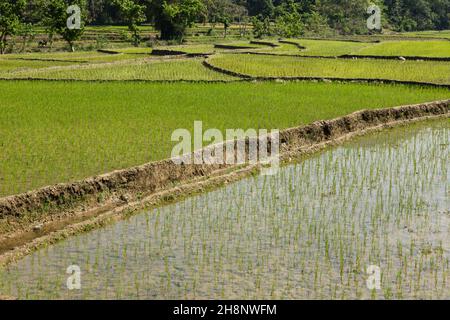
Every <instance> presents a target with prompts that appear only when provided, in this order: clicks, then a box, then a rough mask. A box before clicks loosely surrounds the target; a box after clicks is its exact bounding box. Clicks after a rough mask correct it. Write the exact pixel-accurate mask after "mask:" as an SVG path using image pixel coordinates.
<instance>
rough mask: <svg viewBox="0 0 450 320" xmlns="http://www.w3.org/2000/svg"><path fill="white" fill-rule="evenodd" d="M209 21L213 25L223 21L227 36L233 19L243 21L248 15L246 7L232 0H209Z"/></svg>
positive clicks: (207, 4)
mask: <svg viewBox="0 0 450 320" xmlns="http://www.w3.org/2000/svg"><path fill="white" fill-rule="evenodd" d="M206 7H207V9H208V10H207V11H208V22H210V23H211V24H212V25H213V28H214V25H215V24H216V23H222V24H223V27H224V30H225V32H224V37H225V38H226V36H227V31H228V28H229V26H230V25H231V23H232V22H233V21H236V20H237V21H238V22H240V23H241V22H242V20H243V18H244V17H245V16H246V15H247V10H246V9H245V7H243V6H241V5H238V4H236V3H234V2H233V1H232V0H207V1H206Z"/></svg>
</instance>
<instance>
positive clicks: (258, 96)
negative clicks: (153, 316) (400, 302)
mask: <svg viewBox="0 0 450 320" xmlns="http://www.w3.org/2000/svg"><path fill="white" fill-rule="evenodd" d="M209 28H210V26H209V25H203V26H201V27H198V28H194V29H190V30H189V32H190V36H189V40H188V41H189V42H188V43H184V44H182V45H155V46H154V48H150V47H147V46H141V47H133V48H131V47H129V45H128V44H126V43H124V40H123V39H120V38H121V37H123V33H124V32H125V30H126V27H89V28H88V30H87V33H86V39H84V40H85V41H88V42H89V41H90V42H92V41H95V39H96V37H97V36H99V35H101V36H102V37H106V38H107V39H110V40H111V42H110V45H109V46H108V50H110V51H111V52H112V53H114V52H116V53H117V54H111V53H106V52H99V51H92V50H91V51H85V52H76V53H63V52H51V53H48V52H40V53H28V54H13V55H4V56H0V78H2V79H3V80H0V94H1V99H0V150H1V152H0V198H2V197H5V196H14V195H18V194H20V193H25V192H28V191H31V190H36V189H38V188H41V187H44V186H49V185H55V184H58V183H63V182H75V181H78V180H81V179H84V178H87V177H92V176H95V175H99V174H104V173H108V172H112V171H114V170H117V169H126V168H130V167H133V166H137V165H141V164H144V163H148V162H152V161H157V160H161V159H167V158H170V157H171V152H172V149H173V147H174V146H175V145H176V144H177V142H173V141H172V139H171V136H172V133H173V132H174V131H175V130H177V129H180V128H183V129H187V130H188V131H189V132H193V131H194V130H193V127H194V122H195V121H202V122H203V131H205V130H207V129H210V128H215V129H219V130H220V131H221V132H226V130H227V129H232V128H235V129H238V128H240V129H243V130H247V129H281V130H282V129H286V128H292V127H297V126H300V125H304V124H310V123H312V122H314V121H318V120H327V119H333V118H336V117H341V116H344V115H348V114H350V113H352V112H355V111H359V110H363V109H378V108H389V107H394V106H400V105H409V104H416V103H423V102H431V101H437V100H448V99H450V90H449V85H450V62H443V61H413V60H407V61H400V60H389V59H367V58H358V59H342V58H337V56H340V55H346V54H357V55H376V56H378V55H392V56H405V57H408V56H419V57H423V58H427V57H448V56H449V52H450V47H449V44H450V42H448V41H445V40H442V39H443V38H445V37H446V34H447V33H448V31H447V32H442V33H439V35H440V38H439V39H438V38H437V39H427V40H426V41H424V38H425V37H435V36H437V34H436V32H430V33H416V34H409V35H398V37H401V38H396V36H387V35H382V36H373V37H372V36H370V37H369V36H360V37H352V39H360V40H364V41H367V42H350V41H338V40H337V39H334V40H310V39H290V40H289V41H294V42H295V43H297V44H298V45H300V46H304V47H305V48H304V49H301V48H300V47H299V46H297V45H295V43H281V42H279V41H278V39H264V41H268V42H271V43H274V44H277V45H278V46H276V47H270V46H267V45H261V44H260V45H258V44H250V40H243V38H240V40H236V38H237V37H238V34H239V31H240V30H238V29H237V28H233V29H232V30H230V32H231V33H232V36H231V37H230V39H229V41H226V40H224V39H223V37H222V35H221V34H220V33H219V32H218V33H217V34H216V36H211V37H209V36H206V35H205V34H206V33H207V32H208V30H209ZM144 29H145V32H147V33H148V34H153V33H154V32H155V30H154V29H153V28H152V27H148V26H146V27H144ZM403 37H406V38H407V39H413V37H418V40H419V41H412V40H406V41H405V40H401V41H400V39H403ZM205 39H209V40H208V41H206V40H205ZM376 39H382V40H383V41H382V42H381V43H375V42H373V41H372V40H376ZM387 39H388V40H390V41H386V40H387ZM88 42H86V43H85V44H88ZM90 42H89V43H90ZM215 44H226V45H232V46H234V48H232V49H226V48H216V47H215ZM148 45H154V43H153V42H152V43H151V44H150V43H149V44H148ZM246 47H249V48H246ZM58 48H59V47H58ZM154 49H156V50H158V49H160V50H172V51H181V52H185V53H188V54H189V53H190V54H201V55H179V56H163V57H161V56H155V55H151V52H152V50H154ZM244 52H247V53H244ZM249 52H251V53H258V54H250V53H249ZM204 54H208V57H204V56H203V55H204ZM308 56H309V57H308ZM311 56H323V57H324V58H315V57H311ZM207 63H209V64H210V65H212V66H213V67H217V68H220V69H222V71H221V70H219V69H214V68H211V67H210V66H209V67H208V66H207ZM227 72H234V73H238V74H241V75H244V76H245V77H246V79H243V77H238V76H230V75H228V74H227ZM245 77H244V78H245ZM263 78H277V79H276V80H275V81H267V79H263ZM279 78H284V79H279ZM290 78H318V79H322V80H323V78H327V79H328V80H326V81H316V80H315V81H309V80H304V81H300V80H299V79H290ZM330 79H346V80H348V81H331V80H330ZM371 79H381V80H396V81H407V82H408V81H409V82H417V83H416V84H414V85H412V84H409V85H407V84H386V83H384V84H382V83H376V84H375V83H372V84H368V83H365V82H364V81H361V80H371ZM36 80H40V81H36ZM47 80H52V81H47ZM425 83H427V84H436V85H439V86H430V85H425ZM308 134H309V133H308ZM449 138H450V126H449V122H448V119H447V118H446V119H443V120H442V119H441V120H432V121H431V120H428V121H423V122H421V123H417V124H409V125H408V126H404V127H399V128H396V129H389V131H385V132H380V133H376V134H371V135H369V136H366V137H360V138H356V139H354V140H353V141H350V142H347V143H346V144H344V145H342V146H339V147H334V148H329V149H326V150H325V151H322V152H320V153H316V154H314V155H309V156H304V157H303V158H301V159H300V160H299V161H298V162H295V163H290V164H287V165H286V166H285V167H282V168H281V169H280V171H279V172H278V173H277V174H276V175H274V176H263V175H261V176H258V175H254V176H251V177H250V178H246V179H244V180H242V181H239V182H237V183H231V184H229V183H228V180H227V183H226V186H225V187H224V188H222V189H218V190H216V191H212V192H208V193H204V194H201V195H196V196H194V197H191V198H187V199H184V200H182V201H180V202H178V203H172V204H170V205H168V204H167V203H166V205H165V206H162V207H159V208H155V207H149V208H148V209H146V210H143V211H141V212H138V213H137V214H135V215H132V216H128V218H127V219H125V220H122V221H120V222H118V223H115V224H111V225H107V226H104V227H103V228H100V229H96V230H94V231H90V232H87V233H85V234H81V235H76V236H73V237H70V238H68V239H66V240H64V241H60V242H58V243H56V244H54V245H51V246H46V247H45V248H43V249H40V250H38V249H39V248H34V249H33V250H35V249H36V252H32V253H30V251H29V250H25V251H26V253H27V254H28V255H27V256H26V257H25V258H23V259H21V260H19V261H17V262H13V263H11V264H9V265H8V266H6V267H5V268H0V299H1V297H2V295H8V296H14V297H17V298H19V299H132V298H137V299H164V298H165V299H369V298H374V299H450V287H449V285H450V269H449V262H450V237H449V234H450V215H449V206H448V194H449V190H448V186H449V183H448V182H449V181H448V179H449V175H448V168H447V167H448V165H447V162H448V154H449V141H450V139H449ZM216 142H218V141H216ZM152 174H153V173H152ZM154 174H155V175H158V172H155V173H154ZM202 174H203V171H202ZM203 178H205V179H207V178H209V177H203ZM227 179H228V178H227ZM102 183H103V182H102ZM170 183H174V184H176V185H177V183H179V181H172V180H170ZM73 186H74V185H72V186H71V187H73ZM177 186H178V185H177ZM202 188H203V185H202ZM54 189H55V190H56V189H57V188H56V187H53V188H52V189H51V190H52V192H53V191H54ZM125 191H126V192H128V191H129V190H128V189H126V190H125ZM139 191H141V190H139ZM55 192H56V191H55ZM102 192H103V189H102ZM113 192H116V191H113ZM145 192H147V190H145ZM119 195H120V194H117V199H119V200H120V201H122V202H123V203H129V202H128V201H129V198H127V197H124V198H122V197H120V198H119ZM183 195H184V194H182V195H181V196H183ZM51 196H52V197H57V195H54V194H52V195H51ZM97 196H98V198H97V202H98V203H99V205H101V204H103V203H104V202H103V200H99V199H100V198H101V197H102V196H103V194H94V195H93V197H92V199H94V200H93V202H96V201H95V198H96V197H97ZM122 196H123V195H122ZM133 196H135V195H132V197H133ZM141 196H142V195H141V194H140V195H137V196H136V199H137V201H141V198H140V197H141ZM83 197H84V195H83ZM50 198H51V197H50ZM14 199H17V197H14ZM27 199H28V200H30V199H31V198H27ZM33 199H34V198H33ZM60 199H63V201H65V200H64V199H66V198H65V197H59V198H58V201H60ZM108 199H109V198H108ZM108 199H107V200H106V202H105V203H113V202H114V201H115V200H117V199H114V198H111V199H110V200H111V201H109V200H108ZM136 199H134V198H133V199H132V200H133V201H134V200H136ZM164 199H165V198H164ZM167 199H168V200H169V199H172V195H168V196H167ZM3 200H4V199H3ZM28 200H27V201H28ZM84 200H85V199H84V198H83V199H76V200H75V202H76V201H80V202H82V201H84ZM30 201H31V200H30ZM46 201H47V202H46ZM70 201H72V199H71V198H70ZM108 201H109V202H108ZM122 202H121V203H122ZM3 203H4V202H1V204H2V205H3ZM51 205H54V204H53V203H52V204H51ZM58 205H59V204H58ZM66 205H67V206H66ZM71 205H72V203H69V204H66V203H63V204H62V207H61V208H63V209H61V210H66V209H67V208H69V207H70V206H71ZM85 205H90V204H87V203H86V202H82V203H81V206H82V209H83V210H85V209H86V208H85ZM121 205H122V204H121ZM49 206H50V204H49V203H48V199H45V200H44V201H43V204H42V206H41V207H39V208H38V209H36V210H35V211H32V212H31V213H25V214H22V213H18V212H13V214H12V215H11V216H5V215H2V214H3V213H2V212H1V211H0V263H2V261H4V260H2V259H1V258H3V257H2V256H1V255H2V254H3V252H6V251H5V250H9V249H11V248H13V249H14V250H15V251H14V252H16V251H17V252H18V253H22V252H21V251H20V250H21V249H23V247H20V246H21V245H23V244H24V243H26V241H28V240H29V238H31V239H36V240H37V238H39V237H41V236H42V235H44V233H45V232H47V231H46V230H45V228H47V227H48V225H45V223H46V222H48V221H51V220H52V219H55V220H54V222H55V223H60V222H61V221H59V220H58V219H59V215H60V214H61V216H63V215H64V214H68V216H67V217H69V216H70V215H71V214H72V215H74V216H70V217H73V218H75V219H80V221H82V220H83V219H85V218H86V219H87V218H89V217H79V216H78V215H77V214H75V213H74V212H77V209H74V210H73V211H71V212H69V213H67V212H58V213H57V214H56V215H53V213H52V211H51V210H48V208H49ZM2 208H3V209H4V208H5V206H3V207H2V206H0V209H2ZM12 208H13V209H12V211H14V210H15V209H16V208H17V207H15V206H13V207H12ZM52 208H53V207H52ZM55 208H59V207H58V206H57V205H55ZM3 209H2V210H3ZM95 209H98V208H95ZM7 210H10V207H8V208H7ZM70 210H72V208H71V207H70ZM108 210H109V209H108ZM9 212H10V211H9ZM114 212H115V211H114ZM46 215H48V216H46ZM124 215H128V214H124ZM46 219H48V220H46ZM41 222H42V223H43V224H42V225H40V224H38V223H41ZM86 222H88V221H86ZM64 223H66V222H64ZM23 226H24V228H29V229H26V230H25V229H24V230H25V233H26V235H25V238H24V239H25V242H18V243H13V242H14V241H15V238H14V236H13V238H11V235H12V234H13V233H14V235H16V234H20V232H21V231H23V230H22V229H21V228H22V227H23ZM91 226H93V224H88V227H86V228H84V229H83V230H85V231H87V230H88V229H90V227H91ZM30 230H31V231H30ZM66 231H67V230H66V229H64V232H66ZM43 232H44V233H43ZM5 235H7V236H5ZM27 237H28V238H27ZM5 239H6V242H5ZM19 240H22V239H19ZM58 240H60V238H59V237H58ZM9 242H11V243H13V245H12V246H10V244H9ZM5 243H6V245H5ZM5 248H6V249H5ZM2 250H3V251H2ZM25 251H23V252H25ZM74 264H75V265H78V266H79V267H80V269H81V271H82V277H83V278H82V279H83V280H82V289H81V290H75V291H70V290H67V287H66V280H67V274H66V268H67V267H68V266H69V265H74ZM369 266H377V267H379V268H380V270H381V289H379V290H370V289H368V288H367V285H366V280H367V267H369Z"/></svg>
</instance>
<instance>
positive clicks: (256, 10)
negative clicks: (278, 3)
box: [247, 0, 275, 19]
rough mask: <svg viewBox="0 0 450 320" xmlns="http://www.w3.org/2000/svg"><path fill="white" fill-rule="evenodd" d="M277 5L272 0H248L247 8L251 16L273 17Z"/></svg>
mask: <svg viewBox="0 0 450 320" xmlns="http://www.w3.org/2000/svg"><path fill="white" fill-rule="evenodd" d="M274 9H275V7H274V5H273V2H272V0H247V10H248V13H249V15H250V16H259V15H261V16H262V17H263V19H264V18H265V17H271V16H272V14H273V11H274Z"/></svg>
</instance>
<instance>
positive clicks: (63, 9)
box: [42, 0, 87, 52]
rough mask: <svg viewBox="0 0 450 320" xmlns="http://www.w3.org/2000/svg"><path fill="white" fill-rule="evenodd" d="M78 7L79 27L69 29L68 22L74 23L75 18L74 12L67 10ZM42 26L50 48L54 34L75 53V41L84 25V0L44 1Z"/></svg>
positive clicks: (81, 32)
mask: <svg viewBox="0 0 450 320" xmlns="http://www.w3.org/2000/svg"><path fill="white" fill-rule="evenodd" d="M74 5H75V6H78V8H79V9H80V12H79V14H80V15H79V18H80V19H79V21H78V22H79V23H80V24H79V26H76V27H74V28H71V27H69V21H71V22H72V23H73V22H75V20H73V19H76V20H77V18H76V17H75V16H74V14H76V10H75V9H72V10H68V9H69V8H73V6H74ZM42 15H43V21H42V22H43V24H44V26H45V30H46V32H47V34H48V36H49V42H50V48H51V46H52V43H53V37H54V35H55V34H59V35H61V37H62V38H63V39H64V40H66V41H67V43H68V45H69V47H70V51H72V52H74V51H75V41H77V40H79V39H80V38H81V36H82V35H83V33H84V26H85V23H86V21H85V20H86V17H87V15H86V0H70V1H69V0H67V1H66V0H44V4H43V14H42Z"/></svg>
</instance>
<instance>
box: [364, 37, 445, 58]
mask: <svg viewBox="0 0 450 320" xmlns="http://www.w3.org/2000/svg"><path fill="white" fill-rule="evenodd" d="M357 54H360V55H382V56H405V57H408V56H418V57H436V58H450V41H386V42H382V43H379V44H375V45H372V46H369V47H366V48H362V49H360V50H358V51H357Z"/></svg>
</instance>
